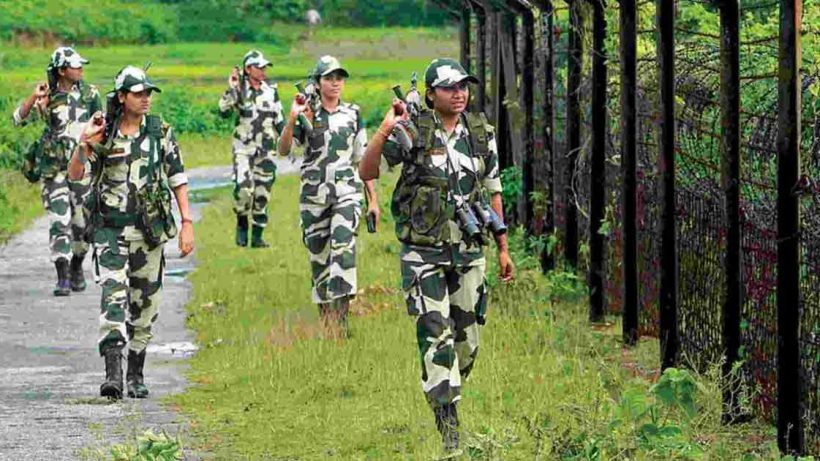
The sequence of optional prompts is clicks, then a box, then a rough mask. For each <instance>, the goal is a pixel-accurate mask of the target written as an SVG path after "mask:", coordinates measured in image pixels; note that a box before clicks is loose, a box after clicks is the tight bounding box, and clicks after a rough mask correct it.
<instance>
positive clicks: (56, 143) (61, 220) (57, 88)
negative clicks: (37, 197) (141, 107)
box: [14, 47, 102, 296]
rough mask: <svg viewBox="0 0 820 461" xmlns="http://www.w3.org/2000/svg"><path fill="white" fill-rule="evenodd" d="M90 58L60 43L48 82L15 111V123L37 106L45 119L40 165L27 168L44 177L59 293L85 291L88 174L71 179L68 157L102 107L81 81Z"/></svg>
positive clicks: (33, 178) (23, 120)
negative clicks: (83, 206)
mask: <svg viewBox="0 0 820 461" xmlns="http://www.w3.org/2000/svg"><path fill="white" fill-rule="evenodd" d="M85 64H88V60H86V59H84V58H83V57H82V56H80V54H79V53H77V52H76V51H74V49H72V48H69V47H60V48H57V49H56V50H55V51H54V53H53V54H52V55H51V62H50V63H49V65H48V69H47V73H48V80H49V83H41V84H39V85H37V87H36V88H35V89H34V92H33V93H32V94H31V96H29V97H28V98H27V99H26V100H25V101H24V102H23V103H22V104H21V105H20V106H19V107H18V108H17V110H15V111H14V124H15V125H17V126H23V125H25V124H26V123H27V122H28V119H29V116H30V114H31V111H32V109H33V108H35V107H36V108H37V112H38V113H40V114H42V116H43V117H44V118H45V122H46V124H47V125H46V128H45V130H44V132H43V135H42V137H41V138H40V141H39V143H38V144H37V145H38V149H39V152H38V153H37V154H35V155H36V156H37V157H39V158H38V159H36V162H37V163H38V164H39V172H35V171H34V170H35V169H36V168H38V166H36V165H35V164H34V161H35V159H33V158H32V159H30V162H31V163H29V164H28V165H26V168H27V169H28V170H29V172H30V173H31V175H27V177H29V179H30V180H31V181H32V182H33V181H36V180H37V176H40V177H42V179H43V185H42V200H43V206H44V207H45V209H46V211H47V212H48V215H49V219H50V221H51V223H50V225H49V239H48V240H49V248H50V250H51V260H52V262H54V265H55V267H56V269H57V286H56V287H55V288H54V295H55V296H68V295H69V294H70V293H71V291H83V290H85V277H83V259H85V254H86V252H87V251H88V243H87V242H86V240H85V237H86V236H85V216H84V214H83V208H82V203H83V200H85V196H86V195H87V194H88V191H89V185H90V183H91V178H90V176H88V175H86V176H85V177H81V178H78V179H77V181H68V180H67V177H66V169H67V167H68V159H69V157H70V156H71V152H73V150H74V148H75V147H76V145H77V140H78V139H79V137H80V133H81V131H82V128H83V126H85V123H84V122H86V121H88V119H89V117H90V116H91V114H93V113H95V112H97V111H98V110H101V109H102V103H101V101H100V93H99V91H97V88H95V87H94V86H93V85H89V84H87V83H85V82H84V81H83V65H85ZM69 258H71V262H70V263H69Z"/></svg>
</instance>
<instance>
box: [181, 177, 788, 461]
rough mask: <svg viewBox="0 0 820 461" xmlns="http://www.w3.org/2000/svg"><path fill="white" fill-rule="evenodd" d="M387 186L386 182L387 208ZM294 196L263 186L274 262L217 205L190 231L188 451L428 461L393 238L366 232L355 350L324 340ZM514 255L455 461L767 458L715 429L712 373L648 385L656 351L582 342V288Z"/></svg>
mask: <svg viewBox="0 0 820 461" xmlns="http://www.w3.org/2000/svg"><path fill="white" fill-rule="evenodd" d="M393 181H394V177H386V178H383V179H382V180H381V184H380V191H381V193H382V196H381V200H380V201H381V203H382V205H383V207H384V209H386V206H387V202H388V200H389V196H388V195H387V191H388V190H389V189H390V188H391V184H392V182H393ZM297 197H298V181H297V178H295V177H292V176H291V177H283V178H281V179H280V180H279V181H278V182H277V184H276V185H275V186H274V198H275V199H274V200H273V201H272V204H271V210H270V215H271V218H272V219H271V226H270V227H269V231H268V232H267V234H266V236H267V237H268V239H269V241H271V242H274V246H273V247H272V248H271V249H270V250H264V251H254V250H249V249H240V248H237V247H235V246H234V245H233V243H232V241H231V240H232V237H231V233H230V232H229V231H228V230H229V229H231V228H232V226H233V214H232V212H231V211H230V197H229V193H228V191H227V190H224V191H220V192H218V193H216V194H213V202H212V203H211V204H210V205H209V206H208V207H207V208H206V210H205V213H204V217H203V219H202V221H201V222H200V223H198V224H197V227H196V235H197V242H198V250H197V251H198V255H197V259H198V260H199V262H200V266H199V268H198V269H197V271H195V272H194V273H193V274H192V276H191V280H192V282H193V284H194V298H193V300H192V301H191V303H190V305H189V315H190V320H189V326H190V327H191V328H193V330H194V331H195V332H196V338H197V341H198V343H199V345H200V346H201V350H200V352H199V353H198V354H197V355H196V356H194V358H193V359H192V360H191V372H190V378H191V380H192V382H193V383H194V384H193V386H192V387H190V388H189V389H188V391H187V392H186V393H184V394H182V395H180V396H176V397H173V398H172V399H171V400H172V405H173V406H175V407H177V408H179V409H180V410H181V411H182V412H183V413H184V414H186V415H187V416H188V417H189V418H190V419H191V428H192V436H193V440H192V441H191V442H190V443H191V444H192V445H193V447H189V448H192V449H195V450H201V451H204V452H209V453H211V454H212V455H213V457H214V459H288V460H296V459H305V460H307V459H311V460H312V459H345V460H347V459H391V460H392V459H432V458H434V457H436V456H438V455H440V452H439V448H440V447H439V443H440V441H439V438H438V435H437V432H436V430H435V427H434V424H433V418H432V415H431V412H430V410H429V409H428V408H427V406H426V403H425V401H424V398H423V395H422V393H421V391H420V386H419V373H420V371H419V360H418V357H417V354H418V352H417V351H418V349H417V346H416V338H415V327H414V323H413V321H412V319H411V318H410V317H408V316H407V315H406V313H405V311H404V302H403V300H402V297H401V294H400V292H399V274H398V266H399V265H398V248H399V247H398V244H397V242H396V240H395V237H394V236H393V233H392V226H391V224H392V223H391V222H390V220H389V219H388V218H384V219H383V222H382V223H381V230H380V232H379V233H377V234H375V235H370V234H366V233H364V234H363V235H360V238H359V243H358V251H359V253H358V254H359V256H358V261H359V264H358V267H359V270H358V273H359V284H360V292H359V295H358V297H357V299H356V301H355V303H354V307H353V311H354V313H355V316H354V317H353V319H352V321H351V328H352V337H351V338H350V339H348V340H341V341H340V340H336V339H333V338H332V337H330V336H328V335H327V334H326V333H325V332H324V331H323V330H322V329H321V328H320V327H319V326H318V315H317V312H316V308H315V307H314V305H313V304H311V302H310V297H309V292H310V279H309V268H308V261H307V253H306V250H305V249H304V247H303V245H302V243H301V241H300V231H299V227H298V226H299V224H298V222H299V220H298V206H297ZM512 241H513V244H512V252H513V256H514V259H515V260H516V261H517V263H518V265H519V269H520V271H519V276H518V279H517V281H515V282H514V283H512V284H509V285H503V284H499V283H498V282H497V280H496V277H495V270H496V269H495V267H494V264H491V267H490V269H489V274H488V275H489V278H490V284H491V286H492V289H491V302H490V314H489V315H490V317H489V320H488V324H487V326H486V327H484V329H483V330H482V335H483V336H482V344H481V352H480V354H479V358H478V363H477V365H476V369H475V371H474V373H473V375H472V376H471V378H470V381H469V382H467V384H466V385H465V387H464V394H463V395H464V400H463V402H462V404H461V405H460V409H459V411H460V415H461V417H462V422H463V429H464V433H465V442H466V443H465V445H466V446H467V447H468V448H467V450H466V453H465V456H464V459H504V460H511V459H512V460H518V459H521V460H532V459H544V460H548V459H590V460H592V459H600V460H606V459H725V460H739V459H748V460H752V459H773V458H777V454H776V453H777V450H776V447H775V446H774V445H773V439H774V438H773V435H772V434H773V432H772V429H771V427H769V426H766V425H744V426H735V427H725V426H722V425H721V424H720V400H721V399H720V395H721V390H720V389H719V388H718V386H717V385H716V384H715V383H716V380H715V377H716V374H715V373H716V372H717V369H716V370H715V373H712V374H709V375H706V376H692V375H690V374H688V373H685V372H684V373H681V374H669V375H665V376H664V377H663V378H661V379H660V380H659V381H658V372H657V365H658V344H657V340H654V339H647V340H646V341H642V342H641V343H640V344H639V346H638V347H637V348H636V349H634V350H624V349H622V348H621V344H620V339H619V337H620V335H619V332H620V326H619V324H618V323H617V319H611V320H613V322H614V323H613V324H612V325H611V326H605V327H601V328H590V327H589V325H588V324H587V322H586V310H585V303H584V300H585V298H584V296H585V295H584V293H583V289H582V288H580V286H581V285H580V282H579V281H578V280H577V279H575V278H574V277H573V276H571V275H569V274H565V273H556V274H553V275H552V276H550V277H544V276H542V275H540V274H539V273H538V272H536V271H535V270H534V269H535V261H534V259H533V258H531V257H528V256H527V255H526V253H525V252H524V250H523V248H522V243H521V239H520V238H519V237H515V238H513V240H512ZM489 260H490V261H491V262H494V258H493V257H492V256H490V257H489ZM217 274H218V278H219V283H214V280H215V277H217ZM656 382H657V383H658V384H657V385H655V384H654V383H656ZM653 385H654V387H653Z"/></svg>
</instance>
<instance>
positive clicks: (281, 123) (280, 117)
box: [273, 86, 285, 136]
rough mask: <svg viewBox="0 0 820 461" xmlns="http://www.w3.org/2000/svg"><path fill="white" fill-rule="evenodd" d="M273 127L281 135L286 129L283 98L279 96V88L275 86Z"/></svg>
mask: <svg viewBox="0 0 820 461" xmlns="http://www.w3.org/2000/svg"><path fill="white" fill-rule="evenodd" d="M273 127H274V128H276V132H277V133H278V134H279V135H280V136H281V135H282V131H284V129H285V110H284V107H283V106H282V100H281V99H280V98H279V89H278V88H277V87H276V86H274V87H273Z"/></svg>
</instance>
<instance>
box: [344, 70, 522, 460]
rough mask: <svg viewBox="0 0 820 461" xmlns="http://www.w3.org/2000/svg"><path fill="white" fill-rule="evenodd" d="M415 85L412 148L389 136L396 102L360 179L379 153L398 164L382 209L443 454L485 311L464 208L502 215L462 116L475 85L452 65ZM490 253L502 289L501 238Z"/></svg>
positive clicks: (488, 143)
mask: <svg viewBox="0 0 820 461" xmlns="http://www.w3.org/2000/svg"><path fill="white" fill-rule="evenodd" d="M424 80H425V84H426V87H427V88H426V92H425V102H426V104H427V107H428V108H429V109H432V110H426V111H423V112H421V114H420V115H418V116H417V117H416V120H413V122H414V125H415V129H414V130H410V132H411V133H414V134H415V135H414V137H413V139H412V143H411V144H410V145H407V144H403V143H401V142H400V141H399V139H400V138H399V136H398V131H397V130H396V131H394V128H396V124H397V122H398V121H399V120H402V119H403V120H407V118H408V117H407V110H406V107H405V105H404V103H402V102H401V101H399V100H395V101H394V107H396V108H391V109H390V110H389V111H388V112H387V114H386V115H385V117H384V120H383V121H382V124H381V126H380V127H379V129H378V130H377V132H376V135H375V136H374V137H373V140H372V142H371V144H370V145H369V146H368V148H367V152H365V156H364V159H363V160H362V163H361V164H360V165H359V174H360V175H361V177H362V178H363V179H373V178H377V177H378V176H379V163H380V161H381V157H382V153H383V154H384V157H385V159H386V160H387V163H388V164H389V165H391V166H393V165H397V164H399V163H401V164H402V171H401V176H400V179H399V182H398V184H397V185H396V190H395V192H394V194H393V203H392V207H391V210H392V211H393V215H394V217H395V218H396V233H397V235H398V238H399V240H400V241H401V242H402V248H401V273H402V286H403V288H404V290H405V294H406V299H407V310H408V313H409V314H410V315H412V316H414V317H415V320H416V330H417V337H418V341H419V351H420V353H421V363H422V382H421V384H422V389H423V391H424V394H425V396H426V397H427V401H428V402H429V404H430V406H431V407H432V409H433V412H434V414H435V418H436V427H437V428H438V430H439V431H440V432H441V434H442V440H443V442H444V448H445V450H448V451H452V450H455V449H457V448H458V430H457V426H458V415H457V413H456V402H458V401H459V400H460V399H461V381H462V380H463V379H466V378H467V376H468V375H469V373H470V371H471V370H472V368H473V365H474V363H475V359H476V355H477V353H478V333H479V328H478V327H479V325H480V324H483V323H484V315H485V312H486V308H487V297H486V284H485V277H484V275H485V259H484V253H483V250H482V247H481V244H480V243H479V242H481V241H483V237H482V234H479V233H477V231H478V229H476V224H477V223H476V222H475V221H474V220H472V221H471V220H470V219H465V217H466V218H469V217H470V216H472V212H469V213H468V211H470V209H471V208H472V209H476V207H478V206H482V207H483V206H484V205H486V203H485V202H483V200H486V198H482V196H483V195H484V194H485V193H486V194H489V195H490V204H491V206H492V209H493V210H494V211H495V213H496V214H497V215H498V216H499V217H500V216H502V210H503V207H502V203H501V181H500V179H499V174H498V153H497V151H496V144H495V137H494V133H493V128H492V127H491V126H490V125H489V124H487V122H486V118H485V117H484V116H483V114H479V115H473V114H468V113H466V112H465V109H466V107H467V103H468V101H469V96H470V93H469V88H468V87H467V82H473V83H474V82H477V79H476V78H475V77H473V76H472V75H469V74H467V73H466V72H465V71H464V68H462V67H461V65H460V64H459V63H458V62H456V61H454V60H452V59H436V60H433V62H431V63H430V65H429V66H428V67H427V70H426V72H425V78H424ZM397 113H400V114H402V115H401V116H398V115H397ZM482 209H484V210H486V208H482ZM487 211H489V210H487ZM499 222H500V221H499ZM496 244H497V246H498V263H499V269H500V276H501V279H502V280H505V281H507V280H510V279H512V277H513V265H512V261H511V260H510V255H509V253H508V251H507V239H506V236H505V235H504V234H503V233H497V234H496Z"/></svg>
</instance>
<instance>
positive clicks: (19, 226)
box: [0, 169, 43, 244]
mask: <svg viewBox="0 0 820 461" xmlns="http://www.w3.org/2000/svg"><path fill="white" fill-rule="evenodd" d="M42 210H43V206H42V203H41V201H40V185H39V184H29V183H28V181H26V180H25V178H23V175H22V174H20V173H18V172H16V171H10V170H3V169H0V244H2V243H5V242H6V241H7V240H8V239H10V238H11V237H12V236H13V235H14V234H16V233H17V232H20V231H21V230H23V229H25V228H26V227H27V226H28V224H29V223H30V222H31V220H32V219H34V218H35V217H37V216H38V215H39V214H40V213H42V212H43V211H42Z"/></svg>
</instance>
